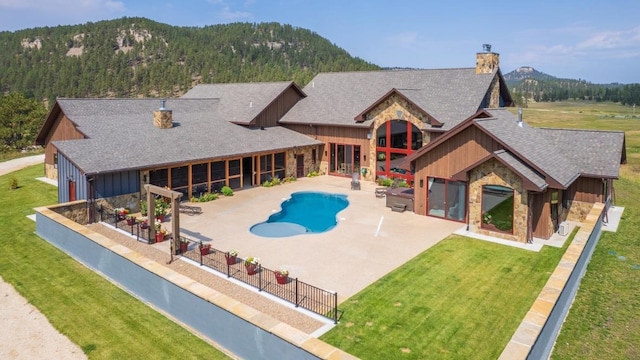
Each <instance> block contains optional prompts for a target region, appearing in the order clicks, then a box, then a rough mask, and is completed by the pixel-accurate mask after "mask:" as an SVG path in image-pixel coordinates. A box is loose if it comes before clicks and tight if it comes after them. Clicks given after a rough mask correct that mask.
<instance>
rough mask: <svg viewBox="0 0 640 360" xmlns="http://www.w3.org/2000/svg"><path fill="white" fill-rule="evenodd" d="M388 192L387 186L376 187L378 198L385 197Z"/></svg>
mask: <svg viewBox="0 0 640 360" xmlns="http://www.w3.org/2000/svg"><path fill="white" fill-rule="evenodd" d="M386 194H387V188H386V187H379V188H376V197H377V198H383V197H385V196H386Z"/></svg>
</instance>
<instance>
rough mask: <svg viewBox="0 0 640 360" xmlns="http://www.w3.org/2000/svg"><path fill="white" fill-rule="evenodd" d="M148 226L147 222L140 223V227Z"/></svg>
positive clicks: (146, 227)
mask: <svg viewBox="0 0 640 360" xmlns="http://www.w3.org/2000/svg"><path fill="white" fill-rule="evenodd" d="M148 228H149V224H147V223H146V222H141V223H140V229H143V230H144V229H148Z"/></svg>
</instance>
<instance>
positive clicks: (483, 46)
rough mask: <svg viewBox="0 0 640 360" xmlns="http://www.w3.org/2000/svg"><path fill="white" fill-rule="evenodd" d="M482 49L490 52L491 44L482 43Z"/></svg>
mask: <svg viewBox="0 0 640 360" xmlns="http://www.w3.org/2000/svg"><path fill="white" fill-rule="evenodd" d="M482 50H483V51H484V52H491V44H482Z"/></svg>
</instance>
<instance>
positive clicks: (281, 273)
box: [273, 267, 289, 285]
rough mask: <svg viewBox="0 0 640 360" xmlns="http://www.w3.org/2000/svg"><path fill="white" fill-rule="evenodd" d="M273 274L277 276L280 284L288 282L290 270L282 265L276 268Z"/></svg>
mask: <svg viewBox="0 0 640 360" xmlns="http://www.w3.org/2000/svg"><path fill="white" fill-rule="evenodd" d="M273 274H274V275H275V276H276V281H277V282H278V284H280V285H284V284H286V283H287V280H288V279H289V270H287V269H285V268H282V267H281V268H279V269H277V270H274V271H273Z"/></svg>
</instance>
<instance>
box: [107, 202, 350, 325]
mask: <svg viewBox="0 0 640 360" xmlns="http://www.w3.org/2000/svg"><path fill="white" fill-rule="evenodd" d="M98 213H99V214H100V221H101V222H104V223H107V224H109V225H111V226H113V227H114V228H116V229H121V230H123V231H126V232H128V233H130V234H131V236H135V237H136V239H137V240H138V241H142V242H145V243H148V244H153V243H155V242H156V239H152V238H151V237H150V235H149V228H148V226H149V225H145V223H142V222H138V221H135V220H133V221H129V220H128V219H127V218H126V216H122V215H120V214H118V213H117V212H116V211H114V210H113V209H106V208H99V209H98ZM170 241H171V240H170ZM179 253H180V254H182V256H184V257H186V258H188V259H191V260H193V261H196V262H198V263H200V265H201V266H206V267H208V268H210V269H213V270H216V271H218V272H220V273H223V274H225V275H227V277H229V278H234V279H236V280H239V281H242V282H243V283H245V284H248V285H251V286H253V287H255V288H256V289H258V291H264V292H266V293H268V294H271V295H274V296H276V297H278V298H280V299H283V300H285V301H288V302H290V303H292V304H294V305H295V306H296V307H301V308H303V309H306V310H309V311H311V312H314V313H316V314H319V315H322V316H324V317H326V318H329V319H331V320H333V321H334V323H336V324H337V323H338V317H339V311H338V294H337V293H336V292H333V291H327V290H323V289H320V288H318V287H315V286H313V285H310V284H307V283H305V282H303V281H300V280H298V278H291V277H289V276H286V277H285V278H282V277H280V279H278V278H277V277H276V271H274V270H271V269H268V268H266V267H263V266H262V265H260V264H258V265H257V268H256V269H255V271H250V269H248V267H247V266H245V259H242V258H239V257H232V256H230V255H229V254H228V253H225V252H223V251H220V250H218V249H215V248H212V247H210V246H209V245H205V244H203V243H202V242H201V241H197V240H193V239H189V238H187V237H183V236H180V249H179Z"/></svg>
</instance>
